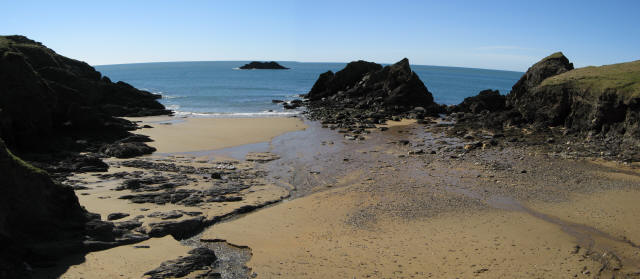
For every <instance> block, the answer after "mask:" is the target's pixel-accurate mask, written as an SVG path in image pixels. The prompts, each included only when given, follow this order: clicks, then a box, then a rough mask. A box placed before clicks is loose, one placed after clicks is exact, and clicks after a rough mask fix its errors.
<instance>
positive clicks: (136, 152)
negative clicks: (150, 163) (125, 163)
mask: <svg viewBox="0 0 640 279" xmlns="http://www.w3.org/2000/svg"><path fill="white" fill-rule="evenodd" d="M154 151H156V149H155V148H154V147H151V146H148V145H146V144H144V143H142V142H118V143H113V144H107V145H105V146H103V147H102V149H101V152H102V153H104V154H105V155H108V156H112V157H116V158H133V157H137V156H140V155H146V154H151V153H153V152H154Z"/></svg>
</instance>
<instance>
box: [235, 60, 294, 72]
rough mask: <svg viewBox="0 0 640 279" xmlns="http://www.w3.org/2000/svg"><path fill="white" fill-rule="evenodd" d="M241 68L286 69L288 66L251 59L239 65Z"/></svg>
mask: <svg viewBox="0 0 640 279" xmlns="http://www.w3.org/2000/svg"><path fill="white" fill-rule="evenodd" d="M240 69H241V70H254V69H255V70H288V69H289V68H287V67H285V66H282V65H280V64H278V62H275V61H271V62H258V61H253V62H251V63H248V64H244V65H242V66H241V67H240Z"/></svg>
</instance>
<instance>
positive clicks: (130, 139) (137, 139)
mask: <svg viewBox="0 0 640 279" xmlns="http://www.w3.org/2000/svg"><path fill="white" fill-rule="evenodd" d="M151 141H153V140H152V139H151V138H150V137H149V136H145V135H137V134H133V135H131V136H128V137H126V138H124V139H121V140H118V141H116V143H125V142H151Z"/></svg>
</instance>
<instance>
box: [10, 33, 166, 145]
mask: <svg viewBox="0 0 640 279" xmlns="http://www.w3.org/2000/svg"><path fill="white" fill-rule="evenodd" d="M0 92H1V94H0V137H1V138H3V139H4V140H5V142H6V144H7V145H8V146H10V147H11V148H12V149H14V150H17V151H21V152H24V151H29V152H32V151H36V150H47V149H51V148H54V149H59V148H61V147H62V148H66V147H70V148H71V147H78V144H76V143H75V141H76V140H78V139H82V140H85V139H86V138H87V137H91V136H93V137H94V138H103V137H104V135H108V137H106V138H107V139H112V138H116V139H117V138H121V137H125V136H126V135H127V132H126V131H127V130H131V129H134V128H135V125H134V124H133V123H131V122H129V121H126V120H123V119H116V118H114V117H115V116H147V115H159V114H169V113H170V111H168V110H166V109H165V108H164V106H163V105H162V104H160V103H158V102H157V99H158V98H160V96H159V95H155V94H152V93H149V92H146V91H141V90H138V89H135V88H133V87H132V86H131V85H129V84H127V83H124V82H117V83H113V82H111V80H109V78H108V77H105V76H102V75H101V74H100V73H99V72H97V71H96V70H95V69H94V68H93V67H91V66H89V65H88V64H86V63H84V62H81V61H77V60H73V59H70V58H67V57H64V56H61V55H59V54H57V53H55V52H54V51H53V50H51V49H49V48H47V47H45V46H44V45H42V44H41V43H39V42H36V41H33V40H30V39H28V38H26V37H23V36H0ZM45 138H46V139H47V140H46V141H43V140H42V139H45Z"/></svg>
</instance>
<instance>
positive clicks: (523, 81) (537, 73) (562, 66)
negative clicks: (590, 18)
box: [507, 52, 573, 107]
mask: <svg viewBox="0 0 640 279" xmlns="http://www.w3.org/2000/svg"><path fill="white" fill-rule="evenodd" d="M571 70H573V63H571V62H569V59H568V58H567V57H565V56H564V54H563V53H562V52H556V53H554V54H551V55H549V56H547V57H545V58H543V59H542V60H540V61H538V63H536V64H533V66H531V67H530V68H529V69H528V70H527V72H526V73H525V74H524V75H523V76H522V77H521V78H520V80H518V82H516V84H515V85H513V88H511V92H510V93H509V95H508V96H507V104H508V106H511V107H518V106H520V105H524V102H525V101H526V100H525V99H528V98H525V97H526V95H528V94H527V92H529V91H530V90H531V89H533V88H534V87H536V86H538V85H540V83H542V81H544V80H545V79H547V78H549V77H552V76H555V75H559V74H562V73H565V72H568V71H571Z"/></svg>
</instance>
